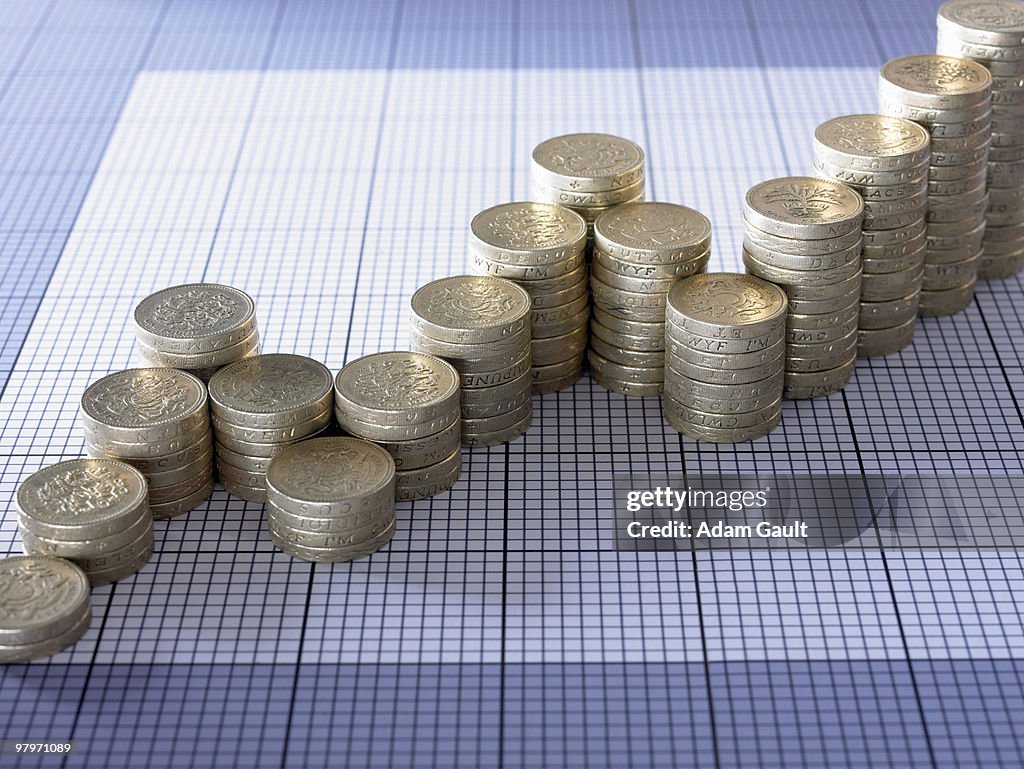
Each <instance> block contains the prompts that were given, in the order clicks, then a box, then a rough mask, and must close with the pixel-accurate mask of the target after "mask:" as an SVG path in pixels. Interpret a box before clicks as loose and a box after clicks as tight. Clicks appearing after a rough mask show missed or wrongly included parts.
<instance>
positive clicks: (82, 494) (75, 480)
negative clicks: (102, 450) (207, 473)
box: [15, 459, 146, 540]
mask: <svg viewBox="0 0 1024 769" xmlns="http://www.w3.org/2000/svg"><path fill="white" fill-rule="evenodd" d="M15 501H16V504H17V506H18V512H19V516H20V518H21V519H23V520H25V521H26V523H30V525H29V526H28V528H30V529H31V530H32V531H33V532H34V533H35V534H37V535H39V536H44V537H53V538H55V539H66V540H86V539H100V538H102V537H107V536H110V535H113V534H116V533H117V532H119V531H121V530H123V529H125V528H126V527H127V526H129V525H131V524H132V523H133V522H134V521H135V520H136V519H137V518H138V517H139V515H140V513H141V512H145V511H146V479H145V478H144V477H143V476H142V473H140V472H139V471H138V470H136V469H135V468H133V467H130V466H129V465H126V464H125V463H123V462H118V461H116V460H110V459H72V460H68V461H65V462H58V463H57V464H55V465H50V466H49V467H44V468H43V469H42V470H38V471H36V472H35V473H33V474H32V475H30V476H29V477H28V478H26V479H25V480H24V481H22V483H21V484H20V485H19V486H18V492H17V495H16V498H15Z"/></svg>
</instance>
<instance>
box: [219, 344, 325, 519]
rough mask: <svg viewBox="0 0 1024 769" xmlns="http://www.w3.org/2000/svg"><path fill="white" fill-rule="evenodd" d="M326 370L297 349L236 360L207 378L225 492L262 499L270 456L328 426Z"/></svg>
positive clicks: (251, 498)
mask: <svg viewBox="0 0 1024 769" xmlns="http://www.w3.org/2000/svg"><path fill="white" fill-rule="evenodd" d="M333 402H334V394H333V377H332V376H331V372H330V370H329V369H328V368H327V367H326V366H325V365H323V364H322V363H319V362H318V361H315V360H313V359H311V358H306V357H304V356H302V355H289V354H284V353H273V354H268V355H257V356H255V357H253V358H246V359H244V360H239V361H235V362H234V363H232V364H230V365H228V366H225V367H224V368H222V369H220V370H219V371H218V372H217V373H216V374H214V375H213V377H211V379H210V411H211V412H212V414H213V418H212V421H213V436H214V442H215V446H216V454H217V471H218V474H219V476H220V480H221V483H223V484H224V488H225V489H226V490H227V492H228V493H229V494H232V495H233V496H236V497H239V498H240V499H244V500H246V501H248V502H254V503H256V504H262V503H263V502H265V501H266V484H265V479H266V472H267V465H268V464H269V463H270V460H271V458H272V457H274V456H275V455H276V454H279V453H280V452H281V451H283V450H284V449H285V448H287V447H288V446H290V445H292V444H293V443H296V442H298V441H301V440H305V439H307V438H310V437H313V436H318V435H321V434H323V433H324V432H325V431H327V430H328V429H330V427H331V424H332V421H333V420H332V413H333V408H332V407H333Z"/></svg>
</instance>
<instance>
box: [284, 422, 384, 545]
mask: <svg viewBox="0 0 1024 769" xmlns="http://www.w3.org/2000/svg"><path fill="white" fill-rule="evenodd" d="M267 522H268V526H269V528H270V538H271V539H272V540H273V542H274V544H275V545H277V547H279V548H280V549H281V550H282V551H283V552H284V553H286V554H288V555H290V556H292V557H293V558H302V559H303V560H306V561H325V562H330V561H333V562H341V561H351V560H354V559H356V558H362V557H364V556H367V555H371V554H373V553H375V552H376V551H378V550H379V549H380V548H382V547H383V546H384V545H386V544H387V543H388V542H390V541H391V536H392V535H393V534H394V533H395V462H394V460H393V459H392V458H391V455H390V454H388V452H386V451H385V450H384V449H382V448H381V447H380V446H378V445H376V444H374V443H370V442H369V441H364V440H360V439H359V438H349V437H334V438H314V439H313V440H309V441H303V442H302V443H296V444H295V445H293V446H289V447H288V448H287V449H285V450H284V451H282V452H281V453H280V454H278V455H277V456H276V457H274V458H273V459H272V460H271V461H270V465H269V466H268V467H267Z"/></svg>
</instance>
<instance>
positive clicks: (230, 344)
mask: <svg viewBox="0 0 1024 769" xmlns="http://www.w3.org/2000/svg"><path fill="white" fill-rule="evenodd" d="M133 319H134V321H135V335H136V338H137V343H138V353H139V357H140V359H141V361H142V362H143V363H144V364H145V365H146V366H164V367H167V368H177V369H182V370H183V371H188V372H190V373H192V374H195V375H196V376H197V377H199V378H200V379H202V380H203V381H204V382H207V381H209V379H210V377H211V376H213V374H214V372H216V371H217V369H218V368H220V367H221V366H226V365H227V364H228V363H231V362H233V361H236V360H238V359H239V358H247V357H249V356H252V355H256V354H258V353H259V339H260V338H259V331H258V330H257V328H256V314H255V306H254V305H253V301H252V299H251V298H250V297H249V295H248V294H246V293H244V292H243V291H239V290H238V289H237V288H231V287H230V286H221V285H218V284H216V283H189V284H186V285H183V286H172V287H170V288H165V289H164V290H163V291H157V292H156V293H155V294H152V295H150V296H148V297H146V298H145V299H143V300H142V301H141V302H140V303H139V305H138V306H137V307H136V308H135V314H134V316H133Z"/></svg>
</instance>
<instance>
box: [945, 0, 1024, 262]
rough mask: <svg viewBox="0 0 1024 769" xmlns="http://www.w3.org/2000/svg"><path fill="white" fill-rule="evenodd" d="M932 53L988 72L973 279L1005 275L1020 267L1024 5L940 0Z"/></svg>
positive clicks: (1023, 246)
mask: <svg viewBox="0 0 1024 769" xmlns="http://www.w3.org/2000/svg"><path fill="white" fill-rule="evenodd" d="M936 51H937V52H938V53H940V54H945V55H947V56H962V57H964V58H967V59H972V60H973V61H976V62H978V63H979V64H982V65H984V66H985V67H986V68H987V69H988V70H989V72H991V73H992V143H991V146H990V148H989V151H988V167H987V180H988V198H989V201H988V215H987V217H986V225H985V239H984V246H985V252H984V254H982V257H981V263H980V265H979V267H978V277H979V278H983V279H1001V278H1007V277H1009V276H1011V275H1014V274H1015V273H1017V272H1019V271H1020V270H1021V268H1024V5H1022V4H1021V3H1019V2H1014V1H1013V0H953V2H949V3H946V4H945V5H943V6H942V7H940V8H939V13H938V46H937V48H936ZM977 154H979V155H980V154H981V152H980V150H979V151H978V152H977Z"/></svg>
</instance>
